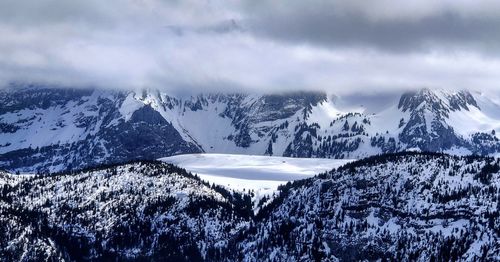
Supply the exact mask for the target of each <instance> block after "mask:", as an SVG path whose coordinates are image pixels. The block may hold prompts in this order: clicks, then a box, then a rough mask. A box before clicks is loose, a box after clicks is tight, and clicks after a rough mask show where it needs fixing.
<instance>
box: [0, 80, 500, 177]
mask: <svg viewBox="0 0 500 262" xmlns="http://www.w3.org/2000/svg"><path fill="white" fill-rule="evenodd" d="M361 101H362V99H361V97H356V96H353V97H337V96H334V95H328V94H325V93H321V92H296V93H288V94H274V95H248V94H205V95H198V96H190V97H183V96H174V95H169V94H167V93H163V92H159V91H155V90H145V91H140V92H129V91H110V90H72V89H54V88H44V87H40V86H32V87H29V86H28V87H19V86H16V87H12V88H10V89H6V90H3V91H0V167H3V168H4V169H7V170H11V171H16V170H18V171H24V172H35V171H39V172H48V171H52V172H53V171H60V170H66V169H78V168H84V167H88V166H95V165H98V164H102V163H118V162H125V161H129V160H132V159H156V158H159V157H165V156H170V155H176V154H181V153H199V152H207V153H233V154H235V153H236V154H254V155H275V156H292V157H318V158H362V157H366V156H370V155H374V154H379V153H392V152H398V151H403V150H421V151H432V152H448V153H454V154H471V153H472V154H481V155H495V154H498V153H499V152H500V142H499V140H498V135H497V134H498V132H499V131H500V105H499V104H498V101H496V100H495V99H492V98H491V96H489V95H487V94H481V93H470V92H467V91H462V92H452V91H444V90H438V91H436V90H429V89H423V90H421V91H418V92H410V93H405V94H402V95H400V96H394V97H391V98H390V99H386V100H384V103H379V101H382V100H380V99H378V98H377V97H372V98H370V99H365V100H363V102H361ZM361 103H363V104H361Z"/></svg>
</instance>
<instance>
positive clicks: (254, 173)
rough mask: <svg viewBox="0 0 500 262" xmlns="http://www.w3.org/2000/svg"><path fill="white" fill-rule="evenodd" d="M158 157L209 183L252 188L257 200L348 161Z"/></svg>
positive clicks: (235, 156)
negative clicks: (282, 186)
mask: <svg viewBox="0 0 500 262" xmlns="http://www.w3.org/2000/svg"><path fill="white" fill-rule="evenodd" d="M160 160H162V161H165V162H167V163H172V164H175V165H178V166H180V167H182V168H185V169H186V170H188V171H190V172H192V173H196V174H198V176H199V177H200V178H201V179H203V180H206V181H208V182H210V183H215V184H218V185H221V186H225V187H227V188H230V189H234V190H237V191H247V190H253V191H254V192H255V197H254V200H257V201H258V200H260V199H261V198H262V197H263V196H264V195H267V196H270V195H272V194H273V193H274V192H275V191H276V190H277V188H278V186H279V185H282V184H286V183H287V182H288V181H293V180H299V179H305V178H309V177H313V176H314V175H317V174H319V173H322V172H325V171H329V170H331V169H334V168H337V167H340V166H342V165H344V164H346V163H348V162H351V161H352V160H345V159H342V160H339V159H317V158H289V157H275V156H255V155H234V154H188V155H177V156H172V157H166V158H162V159H160Z"/></svg>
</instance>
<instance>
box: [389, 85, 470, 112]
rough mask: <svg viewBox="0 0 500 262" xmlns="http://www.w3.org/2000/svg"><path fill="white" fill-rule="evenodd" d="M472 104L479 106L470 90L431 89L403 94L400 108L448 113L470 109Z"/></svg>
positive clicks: (403, 109) (404, 110)
mask: <svg viewBox="0 0 500 262" xmlns="http://www.w3.org/2000/svg"><path fill="white" fill-rule="evenodd" d="M470 106H474V107H477V108H479V106H478V105H477V102H476V100H475V99H474V97H473V96H472V94H471V93H470V92H468V91H465V90H463V91H458V92H457V91H446V90H443V89H440V90H431V89H429V88H423V89H421V90H419V91H412V92H406V93H404V94H403V95H402V96H401V99H400V101H399V105H398V108H399V109H401V110H402V111H403V112H406V111H415V110H423V109H427V110H430V111H433V112H440V113H443V114H447V113H449V112H450V111H460V110H469V107H470Z"/></svg>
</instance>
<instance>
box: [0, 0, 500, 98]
mask: <svg viewBox="0 0 500 262" xmlns="http://www.w3.org/2000/svg"><path fill="white" fill-rule="evenodd" d="M0 81H2V83H3V84H5V83H9V82H41V83H49V84H59V85H71V86H101V87H115V88H161V89H165V90H193V91H195V92H203V91H207V90H212V89H215V90H221V89H228V90H234V89H245V90H259V91H261V90H264V91H270V90H276V91H283V90H297V89H320V90H327V91H331V92H336V93H343V92H352V91H356V90H357V91H359V90H361V91H379V90H393V89H400V88H404V89H406V88H421V87H429V88H454V89H476V88H479V89H489V90H495V91H497V90H500V88H498V84H499V83H500V1H493V0H491V1H480V0H475V1H470V0H442V1H436V0H418V1H417V0H406V1H389V0H372V1H365V0H348V1H338V0H329V1H320V0H309V1H303V0H283V1H280V0H260V1H255V0H248V1H247V0H240V1H238V0H234V1H231V0H226V1H219V0H185V1H181V0H171V1H166V0H165V1H159V0H121V1H120V0H106V1H102V0H85V1H78V0H73V1H67V0H2V1H0Z"/></svg>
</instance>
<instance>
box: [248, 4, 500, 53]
mask: <svg viewBox="0 0 500 262" xmlns="http://www.w3.org/2000/svg"><path fill="white" fill-rule="evenodd" d="M345 2H349V1H343V2H342V1H329V2H326V1H315V0H313V1H300V2H299V1H293V0H292V1H290V2H289V4H288V5H276V4H275V3H274V2H273V1H262V2H261V4H255V3H252V4H250V3H247V4H246V5H245V7H246V8H244V10H246V12H247V13H248V19H249V20H248V21H247V22H248V23H249V25H250V27H251V28H252V30H253V31H254V32H255V33H258V34H260V35H264V36H266V37H269V38H273V39H278V40H282V41H291V42H295V43H308V44H317V45H321V46H324V47H327V48H338V47H350V48H352V47H359V48H368V49H370V48H374V49H378V50H382V51H385V52H401V53H404V52H412V51H433V50H439V51H447V50H451V51H456V50H461V49H466V50H473V51H480V52H489V51H499V47H500V26H499V25H500V13H498V14H496V15H494V14H493V13H492V12H493V11H488V10H490V9H491V8H495V7H494V6H491V7H489V8H488V6H487V5H484V4H483V5H481V1H472V2H477V4H476V5H477V8H476V9H473V8H472V7H468V6H462V8H459V7H460V1H456V3H457V5H451V4H450V5H445V6H441V7H436V8H435V9H432V8H431V9H428V10H426V11H419V10H420V9H423V7H420V8H419V7H418V6H416V7H415V10H414V12H413V13H414V14H412V10H409V9H408V8H407V7H405V8H400V9H398V8H397V7H394V8H393V10H392V11H385V12H384V11H380V10H383V9H384V7H385V8H386V9H387V6H379V5H378V3H381V2H387V1H362V2H363V4H359V5H351V6H349V8H346V7H345ZM353 2H359V1H353ZM408 2H413V1H408ZM417 2H418V1H417ZM421 2H422V5H425V4H427V5H431V6H432V4H431V3H430V2H429V1H421ZM434 2H440V1H434ZM469 2H471V1H469ZM266 3H267V4H266ZM386 4H387V3H386ZM389 5H391V3H389ZM392 5H396V3H394V2H392ZM479 7H481V8H479ZM466 8H469V9H471V10H469V11H467V10H468V9H466ZM383 14H386V15H385V16H383Z"/></svg>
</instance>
